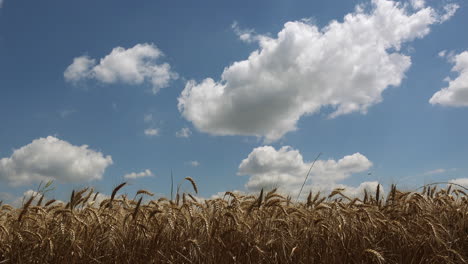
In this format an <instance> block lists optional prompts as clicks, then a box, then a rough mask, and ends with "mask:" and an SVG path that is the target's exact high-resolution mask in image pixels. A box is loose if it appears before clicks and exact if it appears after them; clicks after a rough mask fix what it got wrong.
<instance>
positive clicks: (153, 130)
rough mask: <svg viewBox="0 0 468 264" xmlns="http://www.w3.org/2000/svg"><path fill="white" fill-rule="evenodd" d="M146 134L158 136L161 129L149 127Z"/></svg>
mask: <svg viewBox="0 0 468 264" xmlns="http://www.w3.org/2000/svg"><path fill="white" fill-rule="evenodd" d="M144 132H145V135H147V136H149V137H154V136H158V135H159V130H158V129H156V128H147V129H145V131H144Z"/></svg>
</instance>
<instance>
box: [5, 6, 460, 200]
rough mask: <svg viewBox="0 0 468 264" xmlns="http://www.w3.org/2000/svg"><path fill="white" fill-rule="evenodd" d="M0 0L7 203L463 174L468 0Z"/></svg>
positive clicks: (405, 182) (355, 185) (416, 182)
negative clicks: (43, 191) (120, 187)
mask: <svg viewBox="0 0 468 264" xmlns="http://www.w3.org/2000/svg"><path fill="white" fill-rule="evenodd" d="M0 3H1V8H0V91H1V96H0V121H1V129H0V195H1V196H0V200H2V199H3V200H6V201H9V202H13V201H14V200H15V199H17V197H20V196H22V194H23V193H24V192H26V191H28V190H30V189H35V188H36V187H37V186H38V183H39V182H40V181H41V180H42V181H46V180H48V179H53V180H54V181H55V184H56V186H57V189H56V190H55V191H54V192H52V193H51V194H50V195H51V196H52V197H55V198H57V199H63V200H65V199H67V198H66V197H68V194H69V192H70V191H71V190H72V189H76V188H80V187H84V186H95V188H96V189H97V190H98V191H100V192H102V193H110V192H111V190H112V189H113V187H115V186H116V185H117V184H119V183H121V182H122V181H129V183H130V185H129V186H128V187H126V189H125V191H127V192H129V193H132V192H134V191H136V190H138V189H141V188H145V189H149V190H151V191H153V192H156V193H158V194H159V195H166V196H167V195H169V194H170V184H171V181H170V175H171V170H172V171H173V175H174V178H175V183H176V184H177V183H179V182H181V181H182V179H183V178H184V177H187V176H190V177H193V178H194V179H195V180H196V182H197V183H198V185H199V189H200V194H199V195H200V196H203V197H210V196H211V195H213V194H216V193H218V192H222V191H227V190H240V191H247V192H252V191H257V190H259V189H261V188H262V187H266V188H268V187H271V186H278V187H280V189H282V190H283V191H284V192H287V193H291V194H296V193H297V192H298V189H299V187H300V185H301V184H302V181H303V179H304V177H305V174H306V173H307V171H308V169H309V167H310V165H311V162H312V161H313V160H314V159H315V157H316V156H317V155H318V154H319V153H322V154H321V156H320V157H319V160H318V161H317V163H316V164H315V165H314V168H313V170H312V171H311V177H310V179H309V181H308V182H307V184H306V189H307V191H308V190H315V189H325V190H330V189H333V188H336V187H346V188H347V189H349V190H350V192H358V191H360V190H361V189H362V188H365V187H368V186H375V185H376V184H377V182H380V183H382V184H383V185H384V186H386V185H388V184H391V183H397V184H398V185H399V186H401V187H404V188H416V187H419V186H421V185H423V184H425V183H429V182H435V181H454V182H457V183H460V184H467V183H468V179H467V177H468V176H467V174H468V165H467V164H468V140H467V139H466V135H467V134H468V122H466V120H467V115H468V52H466V51H468V35H467V34H463V33H462V32H464V29H463V28H464V27H465V25H467V23H468V4H467V2H466V1H455V0H454V1H422V0H412V1H401V2H393V1H385V0H375V1H335V0H334V1H326V2H325V1H322V2H317V1H300V0H297V1H280V0H278V1H277V0H273V1H272V0H268V1H266V0H265V1H263V0H262V1H253V2H252V1H248V2H247V1H203V2H199V1H198V2H195V1H153V0H152V1H146V0H142V1H120V0H113V1H97V2H96V1H88V0H83V1H58V0H55V1H52V0H43V1H25V0H14V1H13V0H3V1H2V2H0ZM345 16H346V18H345ZM444 88H445V90H442V89H444ZM84 145H86V146H84ZM188 187H189V186H185V185H184V186H183V187H182V188H183V189H184V188H186V189H187V190H190V189H189V188H188Z"/></svg>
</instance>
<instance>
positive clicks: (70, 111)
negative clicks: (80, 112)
mask: <svg viewBox="0 0 468 264" xmlns="http://www.w3.org/2000/svg"><path fill="white" fill-rule="evenodd" d="M73 113H76V110H74V109H64V110H60V111H59V115H60V117H61V118H67V117H68V116H70V115H71V114H73Z"/></svg>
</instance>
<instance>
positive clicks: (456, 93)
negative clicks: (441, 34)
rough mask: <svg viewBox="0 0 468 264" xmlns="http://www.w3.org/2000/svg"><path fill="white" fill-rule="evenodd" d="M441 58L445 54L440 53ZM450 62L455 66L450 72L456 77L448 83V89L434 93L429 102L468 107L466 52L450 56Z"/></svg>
mask: <svg viewBox="0 0 468 264" xmlns="http://www.w3.org/2000/svg"><path fill="white" fill-rule="evenodd" d="M440 55H441V56H444V55H445V52H444V51H443V52H441V54H440ZM450 60H451V61H452V62H453V63H454V64H455V66H453V68H452V71H454V72H458V76H457V77H456V78H455V79H454V80H451V79H450V78H447V80H448V81H449V85H448V87H445V88H443V89H442V90H440V91H438V92H436V93H435V94H434V95H433V96H432V97H431V99H430V100H429V102H430V103H431V104H433V105H434V104H440V105H446V106H468V51H464V52H462V53H460V54H458V55H455V56H453V57H452V56H450Z"/></svg>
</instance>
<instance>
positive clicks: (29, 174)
mask: <svg viewBox="0 0 468 264" xmlns="http://www.w3.org/2000/svg"><path fill="white" fill-rule="evenodd" d="M111 164H112V157H111V156H104V155H103V154H102V153H101V152H97V151H94V150H91V149H88V146H87V145H83V146H74V145H72V144H70V143H68V142H66V141H63V140H60V139H58V138H56V137H53V136H48V137H47V138H39V139H36V140H33V142H32V143H30V144H28V145H26V146H23V147H21V148H19V149H17V150H14V151H13V154H12V155H11V156H10V157H8V158H2V159H0V179H1V180H5V181H7V182H9V183H10V184H11V185H14V186H17V185H25V184H31V183H34V182H39V181H47V180H51V179H52V180H57V181H60V182H81V181H91V180H99V179H101V178H102V176H103V173H104V171H105V169H106V168H107V167H108V166H109V165H111Z"/></svg>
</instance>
